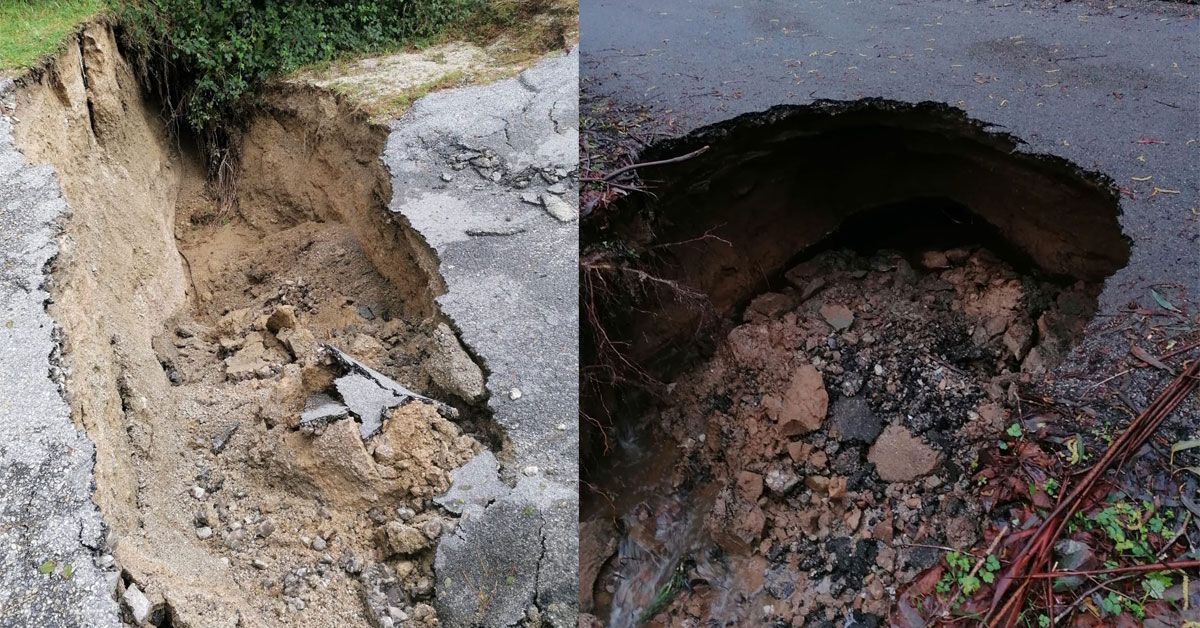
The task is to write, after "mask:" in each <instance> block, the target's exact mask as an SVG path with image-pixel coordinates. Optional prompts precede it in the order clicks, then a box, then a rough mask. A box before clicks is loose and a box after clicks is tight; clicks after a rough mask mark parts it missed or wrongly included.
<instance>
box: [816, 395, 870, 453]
mask: <svg viewBox="0 0 1200 628" xmlns="http://www.w3.org/2000/svg"><path fill="white" fill-rule="evenodd" d="M829 414H830V415H831V416H832V417H833V419H832V422H833V429H834V430H835V431H836V432H837V433H838V435H839V436H841V438H842V439H843V440H846V441H849V442H852V443H854V442H857V443H863V444H865V445H870V444H871V443H873V442H875V439H876V438H878V437H879V433H880V432H881V431H883V420H882V419H880V418H879V417H878V416H876V415H875V413H874V412H872V411H871V407H870V406H869V405H868V404H867V400H866V399H863V398H862V397H842V398H840V399H838V400H837V401H836V402H834V404H833V408H832V409H830V411H829Z"/></svg>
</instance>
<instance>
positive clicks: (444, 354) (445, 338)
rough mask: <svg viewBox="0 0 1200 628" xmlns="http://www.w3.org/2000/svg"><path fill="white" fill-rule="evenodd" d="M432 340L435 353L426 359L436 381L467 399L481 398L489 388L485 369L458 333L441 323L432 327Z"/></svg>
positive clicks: (428, 368)
mask: <svg viewBox="0 0 1200 628" xmlns="http://www.w3.org/2000/svg"><path fill="white" fill-rule="evenodd" d="M433 342H434V351H433V355H432V356H430V358H429V360H428V361H426V363H425V369H426V370H427V371H428V372H429V376H430V378H432V379H433V382H434V383H435V384H437V385H438V386H440V387H441V388H443V389H445V391H446V392H448V393H450V394H452V395H455V396H457V397H460V398H462V399H464V400H466V401H478V400H479V399H482V398H483V395H484V393H485V392H486V391H485V390H484V383H483V371H481V370H480V369H479V366H478V365H477V364H475V361H474V360H472V359H471V356H469V355H467V351H466V350H465V349H463V346H462V344H461V343H460V342H459V341H458V336H455V335H454V332H453V331H451V330H450V327H448V326H447V325H446V324H445V323H440V324H438V326H437V327H436V328H435V329H434V331H433Z"/></svg>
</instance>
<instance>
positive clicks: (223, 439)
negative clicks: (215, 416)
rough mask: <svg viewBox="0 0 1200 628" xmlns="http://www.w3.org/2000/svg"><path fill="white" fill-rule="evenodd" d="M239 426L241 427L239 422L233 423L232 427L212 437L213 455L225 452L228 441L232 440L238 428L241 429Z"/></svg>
mask: <svg viewBox="0 0 1200 628" xmlns="http://www.w3.org/2000/svg"><path fill="white" fill-rule="evenodd" d="M241 425H242V423H241V421H238V422H235V423H234V424H233V425H230V426H229V427H227V428H225V429H224V430H221V433H220V434H217V435H216V436H213V439H212V452H213V453H214V454H219V453H221V452H222V451H225V447H226V446H227V445H229V441H230V439H232V438H233V435H234V433H236V432H237V430H238V428H239V427H241Z"/></svg>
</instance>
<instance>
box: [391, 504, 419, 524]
mask: <svg viewBox="0 0 1200 628" xmlns="http://www.w3.org/2000/svg"><path fill="white" fill-rule="evenodd" d="M396 516H397V517H399V518H400V520H401V521H411V520H412V518H413V517H415V516H417V513H416V511H415V510H413V509H412V508H409V507H408V506H398V507H397V508H396Z"/></svg>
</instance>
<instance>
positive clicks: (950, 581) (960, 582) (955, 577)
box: [935, 552, 1000, 605]
mask: <svg viewBox="0 0 1200 628" xmlns="http://www.w3.org/2000/svg"><path fill="white" fill-rule="evenodd" d="M946 566H947V569H946V571H945V573H943V574H942V577H941V579H940V580H938V582H937V585H936V586H935V590H936V591H937V592H938V593H939V594H942V595H945V594H947V593H950V592H951V591H953V590H954V587H955V585H957V586H958V594H956V595H955V599H953V600H951V602H952V603H953V604H955V605H957V604H958V603H959V601H960V600H961V597H970V596H972V595H974V594H975V592H976V591H978V590H979V589H980V587H982V586H983V584H984V583H986V584H992V583H993V582H995V580H996V572H998V571H1000V561H999V560H998V559H997V558H996V557H995V555H993V554H988V555H987V559H985V560H984V561H983V563H982V564H981V565H980V566H979V569H974V566H973V562H972V561H971V558H970V555H969V554H960V553H959V552H947V553H946ZM972 571H974V573H972ZM960 596H961V597H960Z"/></svg>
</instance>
